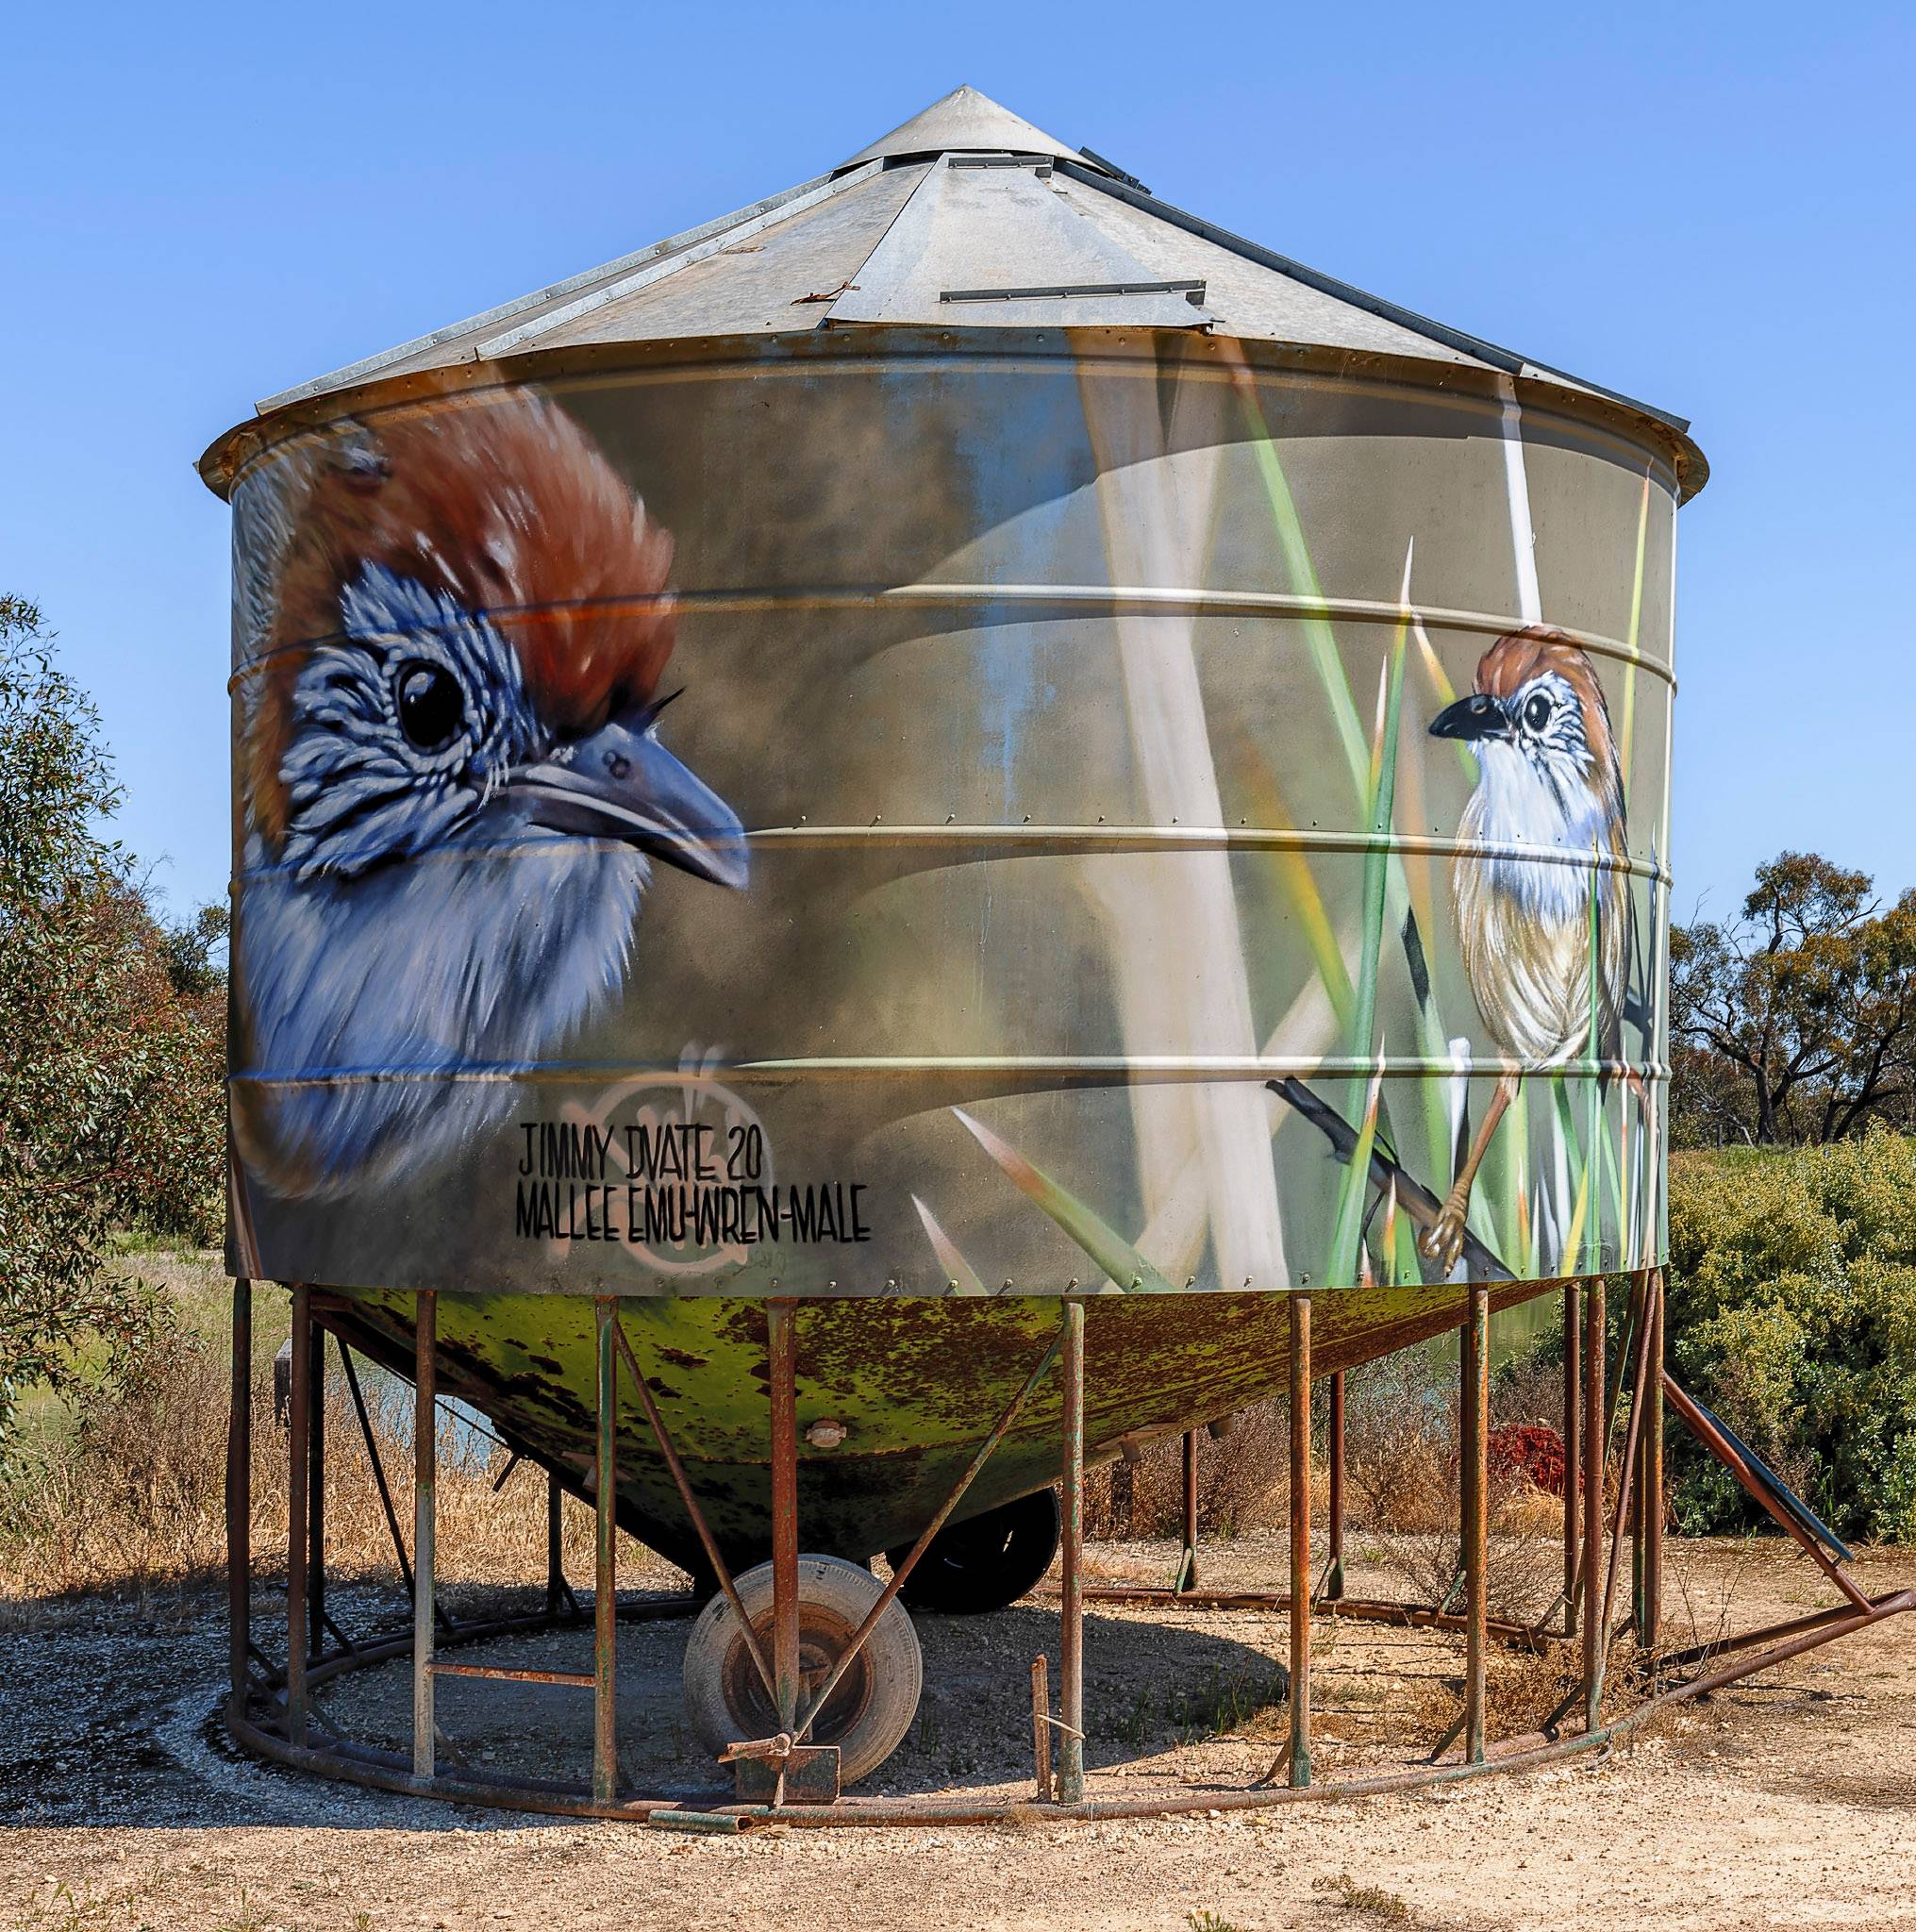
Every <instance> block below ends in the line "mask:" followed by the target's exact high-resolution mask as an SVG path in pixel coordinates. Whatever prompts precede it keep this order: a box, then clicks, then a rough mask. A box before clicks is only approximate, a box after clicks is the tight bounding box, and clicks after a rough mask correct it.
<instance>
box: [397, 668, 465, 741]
mask: <svg viewBox="0 0 1916 1932" xmlns="http://www.w3.org/2000/svg"><path fill="white" fill-rule="evenodd" d="M397 690H398V697H399V728H400V729H401V730H402V731H403V732H405V734H406V738H407V741H408V743H409V744H410V745H412V747H413V748H414V749H415V750H417V751H443V750H444V749H445V748H446V746H447V745H449V744H450V743H451V742H452V741H453V740H454V738H455V737H457V736H458V729H459V726H460V725H462V724H464V723H465V722H466V701H465V698H464V696H463V695H462V694H461V693H460V691H459V686H458V679H457V678H456V677H454V675H452V673H451V672H450V671H448V670H446V669H445V667H444V666H443V665H441V664H428V663H427V662H426V661H425V659H424V658H411V659H409V660H408V662H406V663H404V664H402V665H401V666H400V667H399V677H398V683H397Z"/></svg>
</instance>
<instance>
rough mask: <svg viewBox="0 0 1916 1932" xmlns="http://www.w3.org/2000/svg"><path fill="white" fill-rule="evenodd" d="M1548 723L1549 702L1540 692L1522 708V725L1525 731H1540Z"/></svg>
mask: <svg viewBox="0 0 1916 1932" xmlns="http://www.w3.org/2000/svg"><path fill="white" fill-rule="evenodd" d="M1549 723H1550V700H1549V699H1548V698H1547V697H1545V696H1544V695H1543V693H1542V692H1541V691H1539V692H1538V693H1537V694H1536V695H1535V696H1534V697H1533V698H1531V700H1530V701H1529V703H1528V704H1526V705H1525V706H1524V726H1525V728H1526V729H1528V730H1531V731H1541V730H1542V729H1543V727H1544V726H1545V725H1546V724H1549Z"/></svg>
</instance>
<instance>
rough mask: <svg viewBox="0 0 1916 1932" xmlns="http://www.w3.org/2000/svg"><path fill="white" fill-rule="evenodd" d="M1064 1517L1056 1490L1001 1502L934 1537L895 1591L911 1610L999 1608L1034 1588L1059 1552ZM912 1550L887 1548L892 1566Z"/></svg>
mask: <svg viewBox="0 0 1916 1932" xmlns="http://www.w3.org/2000/svg"><path fill="white" fill-rule="evenodd" d="M1062 1528H1063V1517H1062V1514H1061V1513H1060V1511H1059V1509H1058V1491H1056V1490H1039V1491H1036V1492H1035V1493H1034V1494H1032V1495H1029V1496H1020V1497H1019V1498H1018V1499H1017V1501H1015V1502H1012V1503H1001V1504H1000V1505H999V1506H998V1507H997V1508H995V1509H987V1510H986V1511H985V1513H984V1514H983V1515H982V1516H974V1517H972V1518H971V1519H970V1520H969V1521H968V1522H965V1523H954V1524H947V1525H946V1526H945V1527H944V1528H943V1529H941V1530H940V1531H939V1533H938V1534H937V1535H936V1536H935V1537H933V1538H932V1540H931V1543H930V1546H929V1547H928V1548H927V1549H926V1550H925V1554H924V1556H922V1557H920V1558H919V1559H918V1567H917V1568H916V1569H915V1570H913V1571H912V1573H911V1574H910V1575H909V1576H908V1577H907V1578H906V1579H905V1588H904V1589H903V1590H902V1591H899V1592H898V1594H899V1595H900V1596H901V1597H902V1598H903V1599H904V1600H905V1602H907V1603H908V1604H909V1605H910V1606H911V1607H912V1608H913V1609H914V1610H933V1611H941V1612H942V1613H944V1614H945V1615H947V1616H958V1617H975V1616H980V1615H983V1614H984V1613H985V1612H987V1611H989V1610H1002V1609H1005V1608H1007V1607H1008V1606H1010V1605H1011V1604H1014V1603H1016V1602H1017V1601H1018V1599H1019V1598H1020V1597H1021V1596H1023V1595H1024V1594H1025V1592H1026V1591H1029V1590H1031V1589H1033V1588H1034V1587H1035V1586H1036V1585H1037V1583H1038V1582H1039V1580H1040V1578H1041V1577H1042V1576H1043V1574H1044V1573H1045V1572H1046V1571H1047V1570H1049V1569H1050V1568H1051V1559H1052V1558H1053V1557H1056V1556H1057V1555H1058V1537H1059V1534H1060V1532H1061V1530H1062ZM910 1554H911V1551H910V1549H909V1547H907V1548H905V1549H902V1550H892V1551H891V1552H889V1553H888V1557H887V1560H888V1561H889V1562H890V1563H891V1567H892V1569H893V1570H896V1569H897V1568H898V1567H899V1565H900V1564H902V1563H903V1562H904V1561H905V1559H906V1557H908V1556H909V1555H910Z"/></svg>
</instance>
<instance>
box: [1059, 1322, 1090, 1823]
mask: <svg viewBox="0 0 1916 1932" xmlns="http://www.w3.org/2000/svg"><path fill="white" fill-rule="evenodd" d="M1063 1330H1064V1332H1063V1337H1062V1340H1063V1343H1064V1413H1063V1419H1062V1435H1063V1450H1064V1456H1063V1464H1064V1466H1063V1470H1062V1473H1061V1476H1062V1481H1061V1488H1062V1496H1061V1502H1062V1509H1061V1512H1060V1513H1061V1515H1062V1517H1063V1525H1062V1535H1061V1537H1060V1541H1059V1557H1060V1561H1059V1566H1058V1718H1059V1721H1060V1723H1059V1730H1060V1736H1059V1739H1058V1803H1059V1804H1060V1805H1076V1804H1080V1803H1082V1802H1083V1799H1084V1304H1083V1303H1082V1302H1075V1301H1068V1302H1066V1303H1065V1305H1064V1321H1063Z"/></svg>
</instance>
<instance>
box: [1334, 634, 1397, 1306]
mask: <svg viewBox="0 0 1916 1932" xmlns="http://www.w3.org/2000/svg"><path fill="white" fill-rule="evenodd" d="M1408 636H1409V625H1408V623H1403V622H1400V623H1399V625H1398V626H1397V637H1396V641H1395V643H1394V644H1393V645H1392V647H1391V661H1390V663H1389V665H1388V666H1387V667H1386V669H1385V674H1384V678H1383V682H1382V685H1381V687H1380V689H1379V691H1378V693H1377V698H1378V704H1377V726H1376V732H1375V737H1374V739H1373V741H1372V751H1371V758H1370V771H1369V777H1370V785H1369V791H1370V818H1369V824H1368V828H1367V829H1368V830H1369V832H1370V836H1371V844H1370V849H1369V850H1368V851H1367V852H1366V853H1365V854H1364V883H1363V895H1364V896H1363V928H1362V938H1361V941H1360V950H1359V952H1358V989H1357V999H1356V1001H1355V1003H1354V1005H1353V1008H1352V1011H1351V1035H1350V1041H1351V1044H1350V1051H1351V1057H1352V1058H1354V1059H1369V1058H1371V1057H1372V1055H1373V1054H1374V1053H1375V1054H1381V1050H1382V1042H1381V1041H1378V1040H1377V1038H1376V1032H1377V968H1378V963H1379V961H1380V959H1381V958H1382V955H1383V950H1384V908H1385V902H1386V899H1387V897H1388V893H1387V891H1386V887H1387V884H1388V881H1389V867H1390V858H1391V854H1390V852H1389V850H1388V848H1387V847H1386V846H1385V844H1384V843H1383V841H1384V840H1385V839H1386V838H1388V836H1389V834H1390V831H1391V824H1392V814H1393V813H1394V811H1395V808H1396V801H1397V737H1398V730H1399V726H1400V724H1401V723H1402V719H1403V714H1404V654H1405V646H1406V643H1407V641H1408ZM1376 1105H1377V1103H1376V1082H1375V1080H1373V1082H1372V1083H1371V1091H1370V1093H1369V1094H1366V1093H1365V1091H1364V1087H1363V1083H1362V1082H1358V1083H1355V1084H1354V1087H1353V1092H1352V1106H1353V1109H1354V1110H1355V1109H1356V1108H1358V1107H1361V1108H1363V1110H1364V1116H1365V1124H1364V1127H1363V1130H1362V1136H1361V1158H1357V1159H1353V1160H1352V1161H1351V1162H1350V1164H1349V1165H1348V1166H1347V1167H1346V1168H1345V1169H1344V1172H1343V1178H1342V1180H1341V1183H1340V1184H1339V1188H1338V1208H1337V1220H1336V1222H1335V1224H1334V1227H1335V1231H1334V1233H1333V1234H1332V1236H1331V1250H1330V1260H1329V1267H1328V1270H1327V1279H1328V1280H1330V1281H1331V1282H1332V1283H1343V1282H1350V1281H1355V1280H1356V1279H1357V1268H1358V1247H1359V1245H1360V1244H1361V1242H1362V1241H1363V1218H1364V1194H1365V1191H1366V1190H1367V1188H1368V1187H1369V1185H1370V1174H1371V1144H1372V1142H1373V1141H1374V1140H1375V1134H1376Z"/></svg>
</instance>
